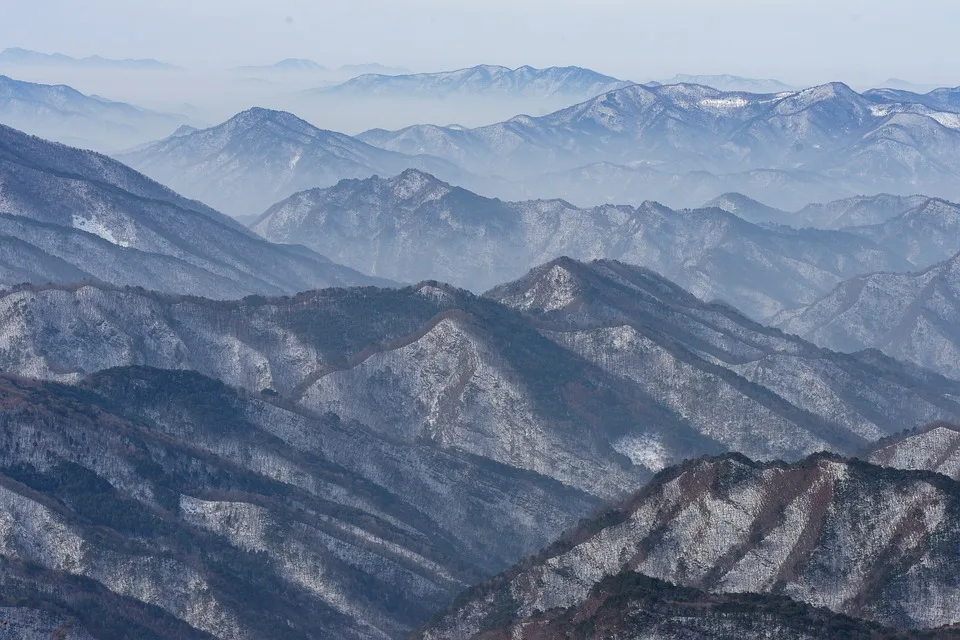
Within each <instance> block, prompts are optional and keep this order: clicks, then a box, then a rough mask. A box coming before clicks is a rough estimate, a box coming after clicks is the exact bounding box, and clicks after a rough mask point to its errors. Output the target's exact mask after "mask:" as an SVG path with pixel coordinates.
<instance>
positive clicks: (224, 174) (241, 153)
mask: <svg viewBox="0 0 960 640" xmlns="http://www.w3.org/2000/svg"><path fill="white" fill-rule="evenodd" d="M117 157H118V158H119V159H120V160H122V161H123V162H125V163H127V164H129V165H130V166H132V167H134V168H136V169H138V170H140V171H143V172H144V173H145V174H147V175H148V176H150V177H151V178H153V179H155V180H158V181H159V182H162V183H163V184H166V185H167V186H169V187H171V188H173V189H176V190H177V191H179V192H181V193H184V194H186V195H188V196H190V197H193V198H197V199H198V200H202V201H204V202H208V203H210V204H211V205H213V206H214V207H216V208H218V209H220V210H222V211H226V212H228V213H230V214H233V215H251V214H258V213H262V212H263V210H264V209H266V208H267V207H268V206H269V205H270V204H272V203H274V202H276V201H277V200H280V199H282V198H285V197H287V196H289V195H291V194H293V193H295V192H297V191H301V190H303V189H308V188H313V187H323V186H329V185H331V184H336V183H337V182H338V181H339V180H341V179H343V178H367V177H369V176H372V175H375V174H381V175H393V174H395V173H398V172H400V171H403V170H404V169H406V168H411V167H412V168H418V169H424V170H426V171H431V172H435V173H437V174H439V175H442V176H446V177H448V178H449V179H453V180H456V179H461V180H462V179H463V178H464V174H463V172H462V171H460V170H459V169H458V168H456V167H455V166H453V165H451V164H450V163H449V162H447V161H445V160H441V159H439V158H435V157H430V156H425V155H422V154H421V155H415V156H412V155H404V154H401V153H395V152H392V151H386V150H384V149H380V148H377V147H374V146H371V145H369V144H366V143H364V142H362V141H360V140H357V139H355V138H352V137H350V136H348V135H345V134H342V133H336V132H334V131H326V130H323V129H318V128H316V127H314V126H313V125H311V124H310V123H308V122H306V121H304V120H301V119H300V118H297V117H296V116H294V115H293V114H290V113H286V112H283V111H272V110H269V109H261V108H254V109H250V110H248V111H244V112H242V113H239V114H237V115H236V116H234V117H233V118H231V119H230V120H228V121H226V122H224V123H222V124H220V125H217V126H215V127H212V128H209V129H203V130H200V131H194V132H190V133H187V134H185V135H179V136H175V137H170V138H166V139H164V140H160V141H158V142H156V143H154V144H150V145H146V146H144V147H141V148H139V149H136V150H134V151H131V152H129V153H124V154H120V155H118V156H117Z"/></svg>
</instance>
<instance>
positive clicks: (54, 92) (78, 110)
mask: <svg viewBox="0 0 960 640" xmlns="http://www.w3.org/2000/svg"><path fill="white" fill-rule="evenodd" d="M185 122H186V118H185V117H184V116H178V115H172V114H166V113H157V112H155V111H148V110H146V109H141V108H139V107H135V106H132V105H129V104H125V103H122V102H113V101H111V100H106V99H104V98H100V97H98V96H87V95H84V94H82V93H80V92H79V91H76V90H75V89H72V88H71V87H68V86H66V85H48V84H37V83H33V82H22V81H19V80H14V79H13V78H10V77H8V76H4V75H0V123H2V124H5V125H8V126H10V127H14V128H16V129H20V130H22V131H26V132H27V133H30V134H33V135H37V136H40V137H43V138H48V139H51V140H56V141H57V142H63V143H66V144H72V145H73V146H79V147H86V148H92V149H96V150H98V151H116V150H119V149H125V148H130V147H132V146H134V145H137V144H140V143H143V142H147V141H149V140H155V139H156V138H157V137H159V136H165V135H167V134H169V133H170V132H171V131H173V130H174V129H176V128H177V127H178V126H181V125H183V124H184V123H185Z"/></svg>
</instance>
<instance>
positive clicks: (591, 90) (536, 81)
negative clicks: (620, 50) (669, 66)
mask: <svg viewBox="0 0 960 640" xmlns="http://www.w3.org/2000/svg"><path fill="white" fill-rule="evenodd" d="M629 84H631V83H630V82H624V81H622V80H618V79H616V78H612V77H610V76H607V75H603V74H601V73H597V72H596V71H591V70H590V69H584V68H583V67H548V68H546V69H535V68H533V67H529V66H523V67H518V68H516V69H510V68H508V67H501V66H496V65H478V66H475V67H469V68H467V69H458V70H456V71H443V72H437V73H416V74H404V75H396V74H382V73H381V74H377V73H369V74H365V75H361V76H358V77H356V78H353V79H351V80H348V81H347V82H345V83H343V84H340V85H337V86H335V87H324V88H320V89H316V90H312V93H314V94H339V95H357V96H363V97H373V96H381V97H391V98H401V97H402V98H443V97H453V96H464V95H482V96H485V97H489V96H496V95H501V96H504V97H512V98H549V97H554V96H563V97H568V98H570V99H571V100H583V99H586V98H592V97H594V96H597V95H600V94H601V93H605V92H607V91H611V90H614V89H619V88H621V87H624V86H627V85H629Z"/></svg>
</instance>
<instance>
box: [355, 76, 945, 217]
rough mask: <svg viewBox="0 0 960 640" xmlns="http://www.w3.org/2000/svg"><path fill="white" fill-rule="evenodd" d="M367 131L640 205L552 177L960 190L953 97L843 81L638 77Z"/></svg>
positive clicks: (400, 147) (527, 180)
mask: <svg viewBox="0 0 960 640" xmlns="http://www.w3.org/2000/svg"><path fill="white" fill-rule="evenodd" d="M361 138H362V139H363V140H365V141H367V142H370V143H371V144H375V145H378V146H381V147H383V148H386V149H391V150H394V151H398V152H403V153H425V154H430V155H436V156H440V157H443V158H446V159H448V160H450V161H451V162H456V163H458V164H460V165H461V166H462V167H463V168H465V169H467V170H468V171H471V172H474V173H478V174H481V175H487V176H499V177H502V178H506V179H508V180H515V181H522V182H523V183H524V186H523V188H524V189H526V190H527V191H528V192H534V195H540V196H543V197H556V196H558V195H563V196H564V197H567V198H568V199H571V200H573V201H575V202H578V203H588V204H590V203H596V202H599V201H609V200H608V198H614V199H617V200H618V201H625V202H631V201H633V200H634V199H636V198H637V197H638V195H637V194H636V192H633V193H630V192H625V191H624V190H616V191H614V192H613V193H611V192H610V190H609V189H607V188H606V187H605V186H597V184H596V180H597V179H598V177H597V176H595V180H594V182H591V181H586V180H585V181H583V182H581V183H580V184H573V185H570V184H566V187H567V192H566V193H565V194H559V193H556V192H550V190H551V189H552V188H555V187H556V186H557V183H561V184H564V183H565V181H564V180H563V179H557V180H551V179H550V177H549V174H558V173H559V174H561V175H568V176H569V175H572V174H571V173H570V172H574V171H583V170H584V168H585V167H593V168H594V169H593V171H594V173H595V174H599V176H603V175H604V174H607V173H609V172H610V171H612V170H614V169H616V168H617V167H628V168H632V169H637V168H640V169H646V170H654V171H656V172H657V175H658V176H659V181H660V182H662V183H666V185H665V186H663V187H661V188H660V189H659V190H657V191H655V192H653V193H651V192H649V191H647V192H645V193H644V195H643V196H640V197H646V198H651V197H653V198H658V199H663V198H664V196H666V195H668V194H669V193H671V191H672V189H671V183H675V182H678V181H683V180H685V179H690V177H691V176H690V173H691V172H705V173H704V174H699V175H700V182H701V183H703V184H706V185H710V184H711V183H714V188H715V189H716V188H719V190H717V191H715V192H714V194H713V195H712V196H711V195H706V194H704V193H703V192H700V193H698V194H697V197H699V198H700V199H699V202H703V201H704V200H706V199H708V198H710V197H713V196H715V195H719V194H720V193H723V192H725V191H741V192H745V193H746V194H747V195H750V196H752V197H755V198H758V199H761V200H763V201H765V202H768V203H769V204H772V205H774V206H778V207H782V206H785V203H786V202H789V203H790V204H789V205H787V206H788V208H792V207H793V206H802V204H803V202H801V203H798V202H797V201H796V199H795V197H794V196H793V195H792V194H793V190H794V188H795V187H796V185H797V184H802V183H808V187H807V194H806V198H805V202H810V201H812V200H815V199H821V195H822V193H824V192H825V191H826V190H828V189H829V190H830V192H831V193H833V194H837V195H834V196H833V197H831V198H830V199H835V198H836V197H839V195H840V194H842V192H846V194H847V195H854V194H856V193H858V192H859V193H864V192H873V193H875V192H879V191H891V192H895V193H904V192H906V193H917V192H924V193H931V194H932V195H939V196H944V197H958V196H960V194H958V193H957V191H956V189H955V184H954V181H953V180H952V179H951V176H953V175H955V174H956V173H957V171H958V169H960V167H958V165H957V160H956V159H957V158H958V157H960V115H958V114H957V109H956V108H955V107H953V106H951V104H950V103H949V101H944V102H943V103H942V104H940V105H939V106H936V107H931V106H928V105H926V104H923V103H920V102H899V101H896V100H893V101H881V100H880V99H879V98H878V96H876V95H872V96H865V95H861V94H858V93H856V92H855V91H853V90H852V89H850V88H849V87H848V86H846V85H844V84H842V83H831V84H826V85H821V86H817V87H812V88H809V89H804V90H802V91H795V92H788V93H775V94H774V93H770V94H752V93H746V92H736V91H720V90H717V89H713V88H710V87H706V86H702V85H694V84H673V85H662V86H649V85H631V86H628V87H625V88H623V89H619V90H616V91H609V92H607V93H605V94H603V95H600V96H598V97H596V98H593V99H591V100H588V101H586V102H583V103H581V104H578V105H575V106H572V107H569V108H566V109H562V110H560V111H557V112H555V113H552V114H549V115H545V116H541V117H530V116H526V115H520V116H517V117H515V118H512V119H510V120H507V121H505V122H501V123H498V124H493V125H489V126H485V127H479V128H475V129H463V128H459V127H436V126H427V125H424V126H412V127H408V128H406V129H402V130H399V131H392V132H391V131H383V130H373V131H369V132H367V133H365V134H363V135H361ZM756 171H763V172H767V174H766V181H765V182H766V184H765V185H764V189H763V190H761V189H760V186H761V184H763V182H762V181H761V180H760V179H759V178H754V180H756V181H757V183H756V184H755V186H754V189H753V190H752V191H751V190H748V189H745V188H744V187H747V186H749V180H748V179H747V178H748V176H749V175H750V173H751V172H756ZM778 172H779V173H778ZM545 174H547V176H548V177H547V178H546V179H545V182H543V183H542V184H541V183H540V180H544V178H542V176H544V175H545ZM697 175H698V174H696V173H694V176H693V177H696V176H697ZM611 182H613V180H611ZM693 182H696V181H693ZM781 182H782V183H784V184H779V183H781ZM737 183H739V184H737ZM538 185H539V186H538ZM817 185H820V186H819V187H818V186H817ZM507 188H508V187H503V189H507ZM611 189H617V187H616V185H613V186H612V187H611ZM537 192H539V193H537ZM679 204H682V205H689V204H691V203H690V202H688V201H684V202H680V203H679Z"/></svg>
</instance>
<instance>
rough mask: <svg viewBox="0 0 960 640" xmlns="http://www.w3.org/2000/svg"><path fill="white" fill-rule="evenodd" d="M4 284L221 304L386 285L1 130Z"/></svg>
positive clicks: (119, 169) (87, 155)
mask: <svg viewBox="0 0 960 640" xmlns="http://www.w3.org/2000/svg"><path fill="white" fill-rule="evenodd" d="M0 247H2V249H0V283H2V284H4V285H8V286H9V285H14V284H19V283H23V282H33V283H40V284H43V283H47V282H51V281H53V282H75V281H80V280H86V281H99V282H108V283H112V284H116V285H133V286H142V287H147V288H151V289H158V290H161V291H169V292H176V293H184V294H195V295H206V296H210V297H216V298H226V297H238V296H243V295H247V294H252V293H265V294H280V293H292V292H294V291H300V290H304V289H309V288H313V287H322V286H331V285H337V284H373V283H377V282H379V283H381V284H382V283H383V281H382V280H381V281H378V280H376V279H373V278H368V277H366V276H363V275H361V274H360V273H357V272H355V271H352V270H351V269H348V268H346V267H342V266H340V265H337V264H334V263H332V262H330V260H328V259H327V258H325V257H323V256H321V255H318V254H316V253H313V252H312V251H309V250H307V249H305V248H303V247H292V246H278V245H275V244H271V243H269V242H267V241H265V240H263V239H262V238H260V237H258V236H256V235H255V234H253V233H252V232H250V231H248V230H247V229H246V228H244V227H243V226H241V225H240V224H238V223H236V222H235V221H233V220H232V219H231V218H229V217H227V216H224V215H223V214H220V213H218V212H217V211H215V210H213V209H211V208H209V207H207V206H206V205H203V204H201V203H199V202H196V201H194V200H188V199H186V198H184V197H182V196H180V195H178V194H176V193H174V192H173V191H170V190H169V189H168V188H166V187H164V186H162V185H160V184H157V183H156V182H153V181H152V180H149V179H148V178H146V177H144V176H143V175H141V174H139V173H137V172H136V171H134V170H133V169H130V168H129V167H126V166H124V165H122V164H120V163H119V162H117V161H115V160H112V159H110V158H107V157H106V156H102V155H99V154H96V153H93V152H91V151H82V150H80V149H74V148H71V147H66V146H63V145H59V144H56V143H52V142H48V141H46V140H42V139H40V138H35V137H32V136H28V135H26V134H24V133H22V132H20V131H17V130H15V129H11V128H9V127H5V126H2V125H0Z"/></svg>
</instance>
